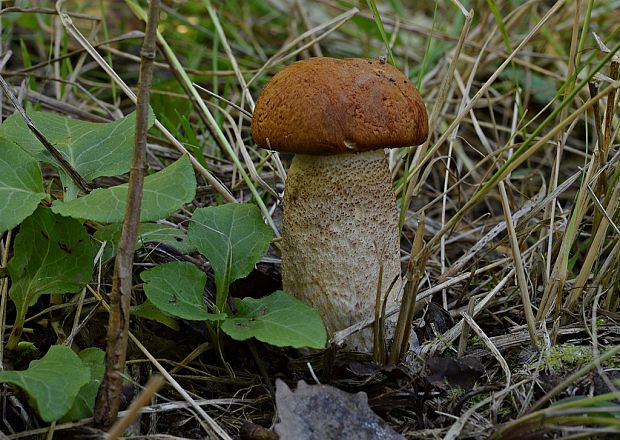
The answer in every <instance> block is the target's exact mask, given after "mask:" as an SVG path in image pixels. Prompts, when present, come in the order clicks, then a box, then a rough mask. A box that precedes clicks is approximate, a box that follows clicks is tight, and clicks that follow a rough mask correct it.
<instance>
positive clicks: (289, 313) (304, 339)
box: [222, 290, 327, 348]
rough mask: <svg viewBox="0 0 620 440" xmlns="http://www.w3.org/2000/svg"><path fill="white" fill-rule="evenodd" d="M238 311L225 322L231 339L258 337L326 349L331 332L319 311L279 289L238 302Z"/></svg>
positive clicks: (295, 345) (279, 344) (241, 339)
mask: <svg viewBox="0 0 620 440" xmlns="http://www.w3.org/2000/svg"><path fill="white" fill-rule="evenodd" d="M236 305H237V314H236V315H235V317H234V318H232V319H227V320H226V321H224V323H223V324H222V330H223V331H224V332H226V333H227V334H228V335H229V336H230V337H231V338H233V339H236V340H238V341H244V340H246V339H249V338H252V337H254V338H256V339H258V340H259V341H263V342H267V343H268V344H271V345H277V346H278V347H295V348H301V347H310V348H324V347H325V342H326V341H327V333H326V331H325V326H324V325H323V321H322V320H321V317H320V316H319V313H318V312H317V311H316V310H314V309H313V308H311V307H308V306H307V305H305V304H303V303H302V302H300V301H299V300H297V299H295V298H293V297H292V296H291V295H289V294H287V293H285V292H282V291H281V290H278V291H276V292H274V293H272V294H271V295H269V296H265V297H263V298H259V299H254V298H244V299H242V300H237V301H236Z"/></svg>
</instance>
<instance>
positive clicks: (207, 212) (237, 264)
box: [187, 203, 272, 310]
mask: <svg viewBox="0 0 620 440" xmlns="http://www.w3.org/2000/svg"><path fill="white" fill-rule="evenodd" d="M187 235H188V237H189V239H190V241H191V242H192V243H193V244H194V245H195V246H196V247H197V248H198V251H199V252H200V253H201V254H202V255H204V256H205V257H207V259H208V260H209V262H210V263H211V267H212V268H213V272H214V273H215V284H216V286H217V300H216V303H217V304H216V306H217V308H218V309H219V310H222V309H223V307H224V304H225V303H226V295H228V287H229V286H230V283H232V282H233V281H235V280H237V279H239V278H243V277H245V276H246V275H248V274H249V273H250V272H251V271H252V269H253V268H254V265H255V264H256V263H258V261H260V259H261V258H262V257H263V255H265V253H266V252H267V249H268V248H269V243H270V242H271V237H272V233H271V229H270V228H269V227H268V226H267V225H266V224H265V222H263V218H262V217H261V214H260V211H259V209H258V208H257V207H256V206H255V205H251V204H236V203H231V204H227V205H221V206H212V207H208V208H201V209H197V210H196V211H195V212H194V216H193V217H192V222H191V223H190V225H189V228H188V230H187Z"/></svg>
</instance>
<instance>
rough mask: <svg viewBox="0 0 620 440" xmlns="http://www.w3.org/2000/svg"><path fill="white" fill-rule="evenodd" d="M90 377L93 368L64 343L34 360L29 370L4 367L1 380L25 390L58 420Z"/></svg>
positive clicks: (44, 412) (42, 411) (46, 414)
mask: <svg viewBox="0 0 620 440" xmlns="http://www.w3.org/2000/svg"><path fill="white" fill-rule="evenodd" d="M89 380H90V371H89V368H88V367H87V366H85V365H84V364H83V363H82V360H81V359H80V358H79V357H78V355H77V354H75V353H74V352H73V351H71V349H70V348H68V347H65V346H63V345H53V346H52V347H50V349H49V351H48V352H47V354H46V355H45V356H43V357H42V358H41V359H40V360H38V361H32V362H31V363H30V365H29V366H28V369H27V370H25V371H0V382H5V383H10V384H13V385H15V386H18V387H19V388H21V389H22V390H24V391H25V392H26V394H28V396H29V397H30V398H31V399H32V401H33V403H34V405H35V407H36V409H37V412H38V413H39V415H40V416H41V418H42V419H43V420H45V421H46V422H53V421H56V420H58V419H60V418H61V417H62V416H63V415H65V414H66V412H67V411H69V409H70V408H71V405H73V402H74V400H75V397H76V396H77V394H78V392H79V391H80V389H81V388H82V387H83V386H84V385H86V384H87V383H88V381H89Z"/></svg>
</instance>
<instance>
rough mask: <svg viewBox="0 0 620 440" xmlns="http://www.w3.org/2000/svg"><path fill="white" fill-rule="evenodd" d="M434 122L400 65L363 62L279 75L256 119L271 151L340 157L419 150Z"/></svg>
mask: <svg viewBox="0 0 620 440" xmlns="http://www.w3.org/2000/svg"><path fill="white" fill-rule="evenodd" d="M427 135H428V117H427V114H426V108H425V107H424V102H423V101H422V98H421V97H420V94H419V93H418V91H417V90H416V88H415V87H414V86H413V84H411V81H409V80H408V79H407V77H406V76H405V75H403V74H402V73H401V72H400V71H399V70H398V69H397V68H396V67H394V66H392V65H390V64H387V63H384V62H381V61H379V60H369V59H361V58H348V59H336V58H324V57H317V58H309V59H307V60H303V61H298V62H296V63H294V64H291V65H290V66H288V67H286V68H284V69H283V70H281V71H280V72H279V73H277V74H276V75H275V76H274V77H273V78H272V80H271V81H270V82H269V83H268V84H267V85H266V86H265V88H264V90H263V91H262V93H261V95H260V96H259V98H258V101H257V103H256V108H255V109H254V115H253V118H252V136H253V137H254V141H256V143H257V144H258V145H260V146H261V147H263V148H271V149H272V150H276V151H286V152H291V153H302V154H339V153H345V152H349V153H356V152H362V151H370V150H377V149H380V148H395V147H403V146H409V145H418V144H421V143H422V142H424V141H425V140H426V137H427Z"/></svg>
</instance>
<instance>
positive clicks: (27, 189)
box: [0, 138, 49, 233]
mask: <svg viewBox="0 0 620 440" xmlns="http://www.w3.org/2000/svg"><path fill="white" fill-rule="evenodd" d="M47 198H49V197H48V195H47V194H46V193H45V192H44V191H43V179H42V178H41V170H40V169H39V165H38V163H37V161H36V160H34V159H33V158H32V157H31V156H30V155H29V154H27V153H25V152H24V151H23V150H22V149H21V148H19V147H18V146H17V145H15V144H14V143H13V142H11V141H8V140H6V139H3V138H0V233H2V232H4V231H6V230H8V229H11V228H13V227H15V226H17V225H18V224H20V223H21V222H22V220H24V219H25V218H26V217H28V216H29V215H30V214H32V212H33V211H34V210H35V209H36V208H37V206H38V205H39V202H40V201H41V200H42V199H47Z"/></svg>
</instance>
